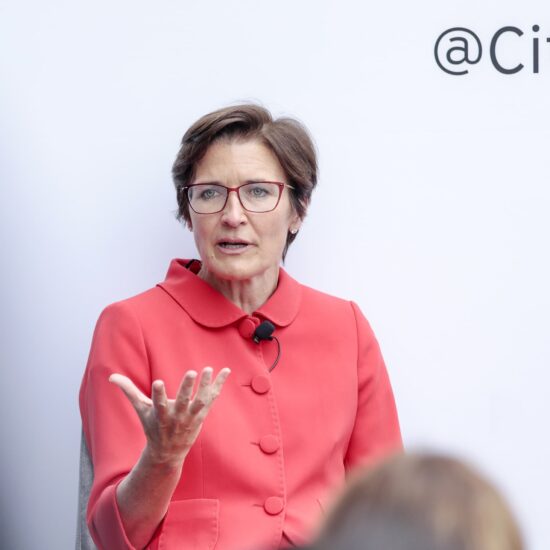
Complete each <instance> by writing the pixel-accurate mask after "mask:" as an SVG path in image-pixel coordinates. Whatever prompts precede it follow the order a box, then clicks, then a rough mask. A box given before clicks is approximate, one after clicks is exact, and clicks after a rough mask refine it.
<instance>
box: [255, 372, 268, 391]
mask: <svg viewBox="0 0 550 550" xmlns="http://www.w3.org/2000/svg"><path fill="white" fill-rule="evenodd" d="M250 385H251V386H252V389H253V390H254V391H255V392H256V393H267V392H268V391H269V390H270V389H271V382H270V381H269V378H268V377H267V376H265V374H258V376H255V377H254V378H253V379H252V382H251V384H250Z"/></svg>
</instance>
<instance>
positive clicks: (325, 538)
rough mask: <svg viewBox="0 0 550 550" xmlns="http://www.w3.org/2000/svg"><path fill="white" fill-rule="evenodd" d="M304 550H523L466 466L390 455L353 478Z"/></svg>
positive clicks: (512, 523) (487, 486)
mask: <svg viewBox="0 0 550 550" xmlns="http://www.w3.org/2000/svg"><path fill="white" fill-rule="evenodd" d="M309 548H310V550H379V549H391V550H522V549H523V543H522V540H521V534H520V530H519V527H518V525H517V522H516V520H515V518H514V516H513V514H512V512H511V511H510V508H509V507H508V505H507V503H506V501H505V500H504V498H503V497H502V496H501V495H500V494H499V493H498V491H497V490H496V489H495V488H494V487H493V486H492V485H491V483H489V482H488V481H487V480H485V479H484V478H483V477H482V476H481V475H480V474H478V473H477V472H476V471H475V470H473V469H472V468H471V467H469V466H467V465H466V464H464V463H462V462H460V461H458V460H456V459H453V458H449V457H446V456H439V455H433V454H417V455H397V456H395V457H392V458H391V459H389V460H388V461H386V462H384V463H382V464H380V465H378V466H376V467H375V468H372V469H371V470H370V471H367V472H366V473H365V474H364V475H363V476H361V477H357V479H356V480H355V482H354V483H352V484H351V485H350V487H349V488H348V489H347V490H346V492H345V493H344V495H343V496H342V498H341V500H340V502H339V503H338V504H337V506H336V507H335V509H334V511H333V512H332V514H330V516H329V518H328V520H327V521H326V524H325V525H324V527H323V530H322V532H321V533H320V535H319V536H318V538H317V540H316V542H315V543H314V544H313V545H312V546H310V547H309Z"/></svg>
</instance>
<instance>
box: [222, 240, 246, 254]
mask: <svg viewBox="0 0 550 550" xmlns="http://www.w3.org/2000/svg"><path fill="white" fill-rule="evenodd" d="M216 246H217V248H218V250H220V251H221V252H223V253H224V254H241V253H243V252H246V250H248V249H249V248H250V247H251V244H250V243H247V242H246V241H234V240H231V241H219V242H218V243H217V245H216Z"/></svg>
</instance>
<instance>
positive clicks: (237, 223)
mask: <svg viewBox="0 0 550 550" xmlns="http://www.w3.org/2000/svg"><path fill="white" fill-rule="evenodd" d="M195 172H196V173H195V177H194V179H193V184H197V183H214V182H215V183H219V184H222V185H225V186H227V187H238V186H240V185H242V184H244V183H247V182H249V181H277V182H282V183H288V182H287V178H286V176H285V173H284V171H283V168H282V167H281V165H280V163H279V161H278V160H277V157H276V156H275V155H274V154H273V153H272V152H271V150H270V149H269V148H268V147H266V146H265V145H263V144H262V143H260V142H259V141H256V140H251V141H224V140H221V141H218V142H214V143H213V144H212V145H211V146H210V147H209V148H208V150H207V151H206V154H205V155H204V157H203V158H202V159H201V161H200V162H199V163H198V164H197V166H196V171H195ZM190 217H191V224H190V225H191V229H192V231H193V234H194V236H195V243H196V245H197V250H198V252H199V255H200V258H201V260H202V262H203V266H204V268H206V270H207V272H208V273H209V275H210V276H214V277H216V278H218V279H222V280H249V279H253V278H255V277H266V276H267V277H270V276H272V275H273V276H274V277H275V280H276V277H277V274H278V268H279V262H280V260H281V257H282V254H283V249H284V246H285V243H286V238H287V234H288V231H289V230H297V229H298V228H299V226H300V222H301V221H300V219H299V217H298V215H297V214H296V212H295V211H294V209H293V208H292V206H291V203H290V197H289V190H288V188H287V187H285V188H284V189H283V191H282V194H281V200H280V201H279V204H278V205H277V207H276V208H275V210H272V211H271V212H264V213H254V212H248V211H247V210H245V209H244V208H243V207H242V205H241V203H240V201H239V198H238V196H237V193H229V196H228V198H227V204H226V205H225V208H224V209H223V210H222V211H221V212H217V213H215V214H197V213H196V212H193V211H192V210H191V209H190ZM227 243H238V244H233V245H231V244H230V245H228V244H227Z"/></svg>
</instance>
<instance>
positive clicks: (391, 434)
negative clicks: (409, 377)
mask: <svg viewBox="0 0 550 550" xmlns="http://www.w3.org/2000/svg"><path fill="white" fill-rule="evenodd" d="M351 307H352V310H353V314H354V316H355V323H356V327H357V377H358V401H357V416H356V420H355V425H354V428H353V432H352V435H351V438H350V442H349V446H348V449H347V453H346V458H345V465H346V470H351V469H353V468H356V467H357V466H363V465H366V464H369V463H372V462H373V461H376V460H379V459H381V458H383V457H384V456H387V455H389V454H392V453H395V452H398V451H400V450H402V448H403V443H402V440H401V431H400V428H399V419H398V416H397V409H396V406H395V400H394V396H393V390H392V387H391V384H390V379H389V376H388V372H387V370H386V366H385V364H384V359H383V358H382V353H381V351H380V346H379V345H378V341H377V340H376V337H375V336H374V333H373V331H372V329H371V327H370V325H369V323H368V321H367V319H366V318H365V317H364V315H363V314H362V313H361V310H360V309H359V307H358V306H357V305H356V304H355V303H353V302H351Z"/></svg>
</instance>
